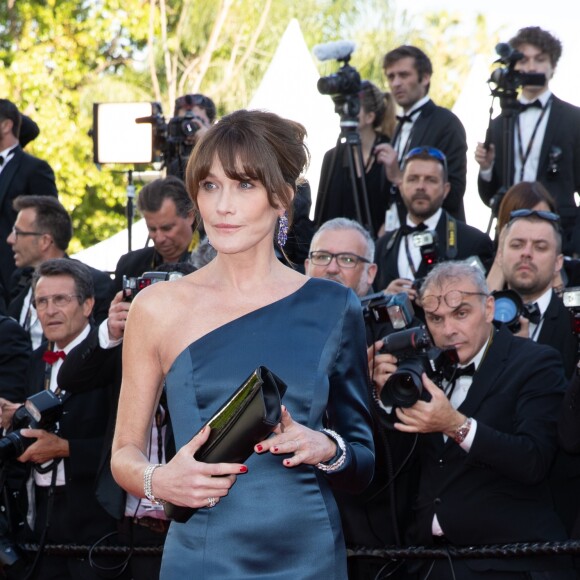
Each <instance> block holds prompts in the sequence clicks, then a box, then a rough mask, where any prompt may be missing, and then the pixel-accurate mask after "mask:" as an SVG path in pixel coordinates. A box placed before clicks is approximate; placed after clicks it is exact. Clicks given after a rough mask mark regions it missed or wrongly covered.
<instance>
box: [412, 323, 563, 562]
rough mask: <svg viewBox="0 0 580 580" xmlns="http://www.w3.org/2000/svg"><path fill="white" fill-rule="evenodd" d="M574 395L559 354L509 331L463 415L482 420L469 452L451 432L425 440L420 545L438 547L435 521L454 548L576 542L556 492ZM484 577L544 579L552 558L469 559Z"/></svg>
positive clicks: (498, 336) (492, 350) (496, 340)
mask: <svg viewBox="0 0 580 580" xmlns="http://www.w3.org/2000/svg"><path fill="white" fill-rule="evenodd" d="M565 388H566V379H565V377H564V373H563V371H562V364H561V360H560V357H559V355H558V353H557V352H556V351H555V350H554V349H552V348H550V347H548V346H544V345H539V344H537V343H534V342H533V341H530V340H528V339H522V338H519V337H515V336H513V335H512V334H511V332H510V331H509V330H508V329H506V328H501V329H500V330H498V331H495V332H494V336H493V340H492V344H491V346H490V347H489V350H488V352H487V354H486V356H485V357H484V359H483V361H482V363H481V365H480V368H479V369H478V370H477V372H476V373H475V375H474V377H473V383H472V385H471V387H470V389H469V392H468V394H467V398H466V399H465V401H464V402H463V403H462V404H461V405H460V407H459V411H460V412H461V413H463V414H464V415H466V416H468V417H472V418H474V419H475V420H476V421H477V431H476V433H475V438H474V440H473V444H472V446H471V449H470V451H469V453H467V452H466V451H464V450H463V449H462V448H461V447H460V446H459V445H458V444H456V443H455V442H454V441H453V440H451V439H448V440H447V441H446V442H444V439H443V435H442V434H441V433H431V434H427V435H423V436H421V438H422V440H421V459H420V460H421V481H420V484H419V494H418V498H417V502H416V509H415V514H416V528H415V530H414V532H413V534H412V537H411V538H410V539H411V541H412V542H413V543H418V544H432V543H433V538H432V523H433V516H434V515H435V514H437V519H438V521H439V523H440V525H441V528H442V530H443V532H444V534H445V536H446V538H447V539H448V540H449V541H450V542H451V543H452V544H454V545H472V544H503V543H515V542H532V541H540V542H542V541H559V540H564V539H566V532H565V530H564V526H563V524H562V522H561V521H560V519H559V518H558V516H557V515H556V513H555V511H554V508H553V506H552V503H551V498H550V491H549V488H548V472H549V469H550V465H551V463H552V460H553V458H554V454H555V452H556V448H557V419H558V413H559V409H560V406H561V403H562V398H563V395H564V391H565ZM467 565H468V566H469V567H471V568H473V569H478V570H487V569H492V570H500V569H506V570H534V569H536V570H542V569H546V568H549V567H550V564H549V563H548V561H547V559H544V558H541V557H540V558H537V559H526V558H522V559H519V558H517V559H502V560H493V559H490V560H479V561H476V560H467Z"/></svg>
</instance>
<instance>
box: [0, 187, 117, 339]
mask: <svg viewBox="0 0 580 580" xmlns="http://www.w3.org/2000/svg"><path fill="white" fill-rule="evenodd" d="M13 208H14V210H15V211H16V212H18V214H17V216H16V221H15V223H14V227H13V228H12V232H11V233H10V235H9V236H8V238H7V240H6V241H7V242H8V245H9V246H10V247H11V249H12V253H13V254H14V262H15V264H16V266H17V270H15V271H14V273H13V275H12V277H11V280H10V286H9V303H8V314H9V315H10V316H12V317H13V318H14V319H16V320H17V321H18V322H19V323H20V325H21V326H22V327H23V328H24V329H25V330H26V331H27V332H28V333H29V334H30V338H31V341H32V347H33V348H38V346H39V345H40V342H41V340H42V328H41V325H40V322H39V320H38V317H37V314H36V310H35V309H34V306H33V305H32V303H31V299H32V288H31V278H32V272H33V270H34V268H36V267H37V266H39V265H40V264H42V262H45V261H46V260H50V259H54V258H67V259H68V256H67V254H66V249H67V248H68V245H69V242H70V240H71V237H72V234H73V231H72V221H71V218H70V216H69V214H68V212H67V211H66V209H65V208H64V206H63V205H62V204H61V203H60V202H59V201H58V200H57V199H55V198H54V197H48V196H45V195H25V196H21V197H17V198H16V199H15V200H14V202H13ZM88 268H89V271H90V273H91V277H92V279H93V286H94V288H95V308H94V310H93V316H94V318H95V321H96V322H101V321H102V320H105V318H107V313H108V311H109V304H110V303H111V300H112V299H113V295H114V293H113V281H112V280H111V277H110V276H108V275H107V274H105V273H104V272H101V271H100V270H97V269H95V268H91V267H88Z"/></svg>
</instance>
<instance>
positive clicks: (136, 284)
mask: <svg viewBox="0 0 580 580" xmlns="http://www.w3.org/2000/svg"><path fill="white" fill-rule="evenodd" d="M182 276H183V274H182V273H181V272H177V271H176V272H145V273H144V274H143V275H142V276H125V275H123V300H124V301H125V302H131V301H132V300H133V298H135V296H137V294H138V293H139V292H140V291H141V290H143V288H147V286H151V284H155V283H156V282H166V281H168V280H175V279H177V278H181V277H182Z"/></svg>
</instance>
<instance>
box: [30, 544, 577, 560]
mask: <svg viewBox="0 0 580 580" xmlns="http://www.w3.org/2000/svg"><path fill="white" fill-rule="evenodd" d="M19 548H20V549H21V550H23V551H24V552H34V553H35V552H37V551H38V548H39V546H38V544H20V545H19ZM89 550H91V546H77V545H72V544H47V545H45V546H44V552H46V553H47V554H54V555H60V556H75V557H78V556H86V555H87V554H88V553H89ZM131 550H132V551H133V553H134V554H136V555H141V556H159V555H160V554H161V553H162V552H163V546H162V545H159V546H133V547H132V546H94V547H92V553H93V554H103V555H107V556H116V555H123V554H128V553H129V552H130V551H131ZM566 554H580V540H566V541H563V542H529V543H524V542H522V543H517V544H494V545H489V546H454V545H452V544H447V545H444V546H437V547H435V546H407V547H403V548H401V547H400V546H393V547H385V548H365V547H364V546H361V547H348V548H347V556H349V557H365V558H369V557H370V558H383V559H403V558H404V559H433V558H447V556H448V555H450V556H451V557H453V558H459V559H470V558H498V557H500V558H522V557H530V556H563V555H566Z"/></svg>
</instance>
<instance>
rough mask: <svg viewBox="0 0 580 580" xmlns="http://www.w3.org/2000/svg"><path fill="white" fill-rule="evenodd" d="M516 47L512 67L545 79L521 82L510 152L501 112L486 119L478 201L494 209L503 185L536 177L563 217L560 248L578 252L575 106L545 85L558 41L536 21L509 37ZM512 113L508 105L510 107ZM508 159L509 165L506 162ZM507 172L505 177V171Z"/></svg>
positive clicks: (579, 122) (579, 164)
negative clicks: (487, 130)
mask: <svg viewBox="0 0 580 580" xmlns="http://www.w3.org/2000/svg"><path fill="white" fill-rule="evenodd" d="M509 44H510V46H511V47H512V48H513V49H515V50H517V51H519V52H520V53H521V58H519V59H518V60H517V61H516V62H515V66H514V70H515V71H517V72H518V73H522V74H524V75H527V74H535V75H538V74H543V75H545V79H544V82H540V83H539V84H538V83H536V84H530V85H524V86H523V87H522V91H521V97H520V102H519V109H518V111H517V116H516V118H515V122H514V127H513V152H512V155H509V152H508V151H505V148H504V144H505V143H506V140H505V129H504V118H503V115H500V116H498V117H496V118H495V119H494V120H493V122H492V123H491V125H490V133H489V134H490V137H489V139H488V142H486V143H485V144H484V143H478V144H477V148H476V150H475V160H476V161H477V163H478V164H479V166H480V171H479V179H478V188H479V196H480V197H481V199H482V201H483V202H484V203H485V204H487V205H489V206H493V208H495V209H497V207H498V206H499V201H500V200H501V199H500V198H501V192H502V187H503V188H506V187H508V186H509V185H512V184H514V183H519V182H521V181H539V182H541V183H542V184H543V185H544V186H545V187H546V188H547V189H548V191H549V192H550V193H551V194H552V196H553V197H554V199H555V200H556V204H557V206H558V213H559V214H560V216H561V218H562V231H563V250H564V253H565V254H566V255H568V256H577V255H580V210H579V209H578V208H577V207H576V201H575V199H574V196H575V194H577V193H580V107H576V106H574V105H571V104H570V103H567V102H565V101H563V100H561V99H559V98H558V97H556V96H555V95H554V94H553V93H552V91H551V89H550V81H551V80H552V78H553V76H554V74H555V72H556V67H557V65H558V61H559V60H560V57H561V55H562V43H561V42H560V40H559V39H558V38H556V37H554V36H553V35H552V34H550V33H549V32H548V31H547V30H543V29H542V28H540V27H539V26H528V27H526V28H522V29H520V30H519V31H518V33H517V34H516V35H515V36H514V37H513V38H512V39H511V40H510V41H509ZM511 112H512V113H513V111H511ZM508 163H510V164H511V166H510V167H506V164H508ZM506 171H507V173H508V174H509V175H510V176H511V182H510V183H504V175H505V173H506Z"/></svg>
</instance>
